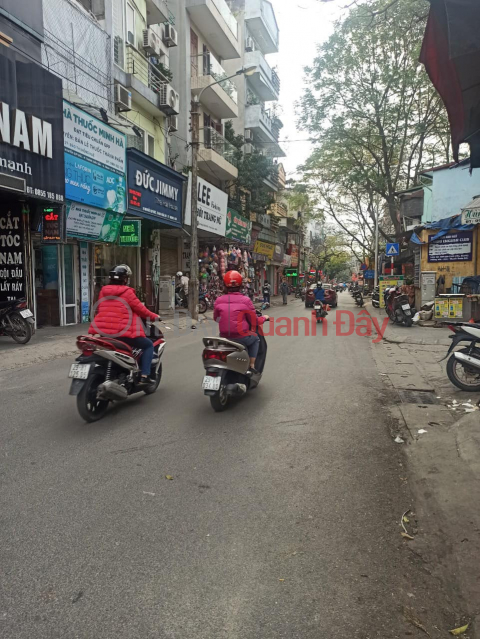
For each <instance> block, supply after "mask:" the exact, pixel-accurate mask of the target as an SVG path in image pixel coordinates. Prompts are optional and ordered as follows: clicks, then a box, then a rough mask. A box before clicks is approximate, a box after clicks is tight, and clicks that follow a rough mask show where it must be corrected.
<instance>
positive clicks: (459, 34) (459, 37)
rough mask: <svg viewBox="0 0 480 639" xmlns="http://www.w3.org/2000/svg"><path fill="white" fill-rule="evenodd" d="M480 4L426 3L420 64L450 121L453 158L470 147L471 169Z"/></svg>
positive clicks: (479, 120)
mask: <svg viewBox="0 0 480 639" xmlns="http://www.w3.org/2000/svg"><path fill="white" fill-rule="evenodd" d="M479 33H480V2H479V1H478V0H430V13H429V16H428V21H427V27H426V30H425V36H424V39H423V43H422V50H421V53H420V62H422V63H423V64H424V65H425V69H426V70H427V73H428V75H429V77H430V79H431V81H432V83H433V85H434V86H435V88H436V89H437V91H438V92H439V94H440V96H441V98H442V100H443V102H444V104H445V107H446V109H447V113H448V117H449V120H450V130H451V136H452V146H453V157H454V159H455V161H456V162H458V159H459V158H458V150H459V146H460V144H461V143H462V142H468V144H469V145H470V155H471V158H470V163H471V168H479V167H480V38H479V35H478V34H479Z"/></svg>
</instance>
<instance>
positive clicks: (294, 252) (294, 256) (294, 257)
mask: <svg viewBox="0 0 480 639" xmlns="http://www.w3.org/2000/svg"><path fill="white" fill-rule="evenodd" d="M290 257H291V258H292V266H298V246H291V247H290Z"/></svg>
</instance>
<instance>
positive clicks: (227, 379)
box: [202, 311, 267, 413]
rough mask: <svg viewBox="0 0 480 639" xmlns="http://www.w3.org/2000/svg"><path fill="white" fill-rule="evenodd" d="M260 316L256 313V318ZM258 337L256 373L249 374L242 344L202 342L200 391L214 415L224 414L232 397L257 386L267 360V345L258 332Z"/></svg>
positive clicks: (211, 339) (220, 340)
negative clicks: (201, 380) (258, 347)
mask: <svg viewBox="0 0 480 639" xmlns="http://www.w3.org/2000/svg"><path fill="white" fill-rule="evenodd" d="M261 315H262V314H261V313H260V312H259V311H257V316H261ZM257 334H258V336H259V337H260V349H259V351H258V355H257V359H256V362H255V369H256V371H257V372H256V373H252V372H251V371H250V370H249V369H250V358H249V356H248V352H247V350H246V348H245V346H243V344H239V343H238V342H235V341H233V340H230V339H225V338H224V337H204V338H203V344H204V346H205V349H204V351H203V355H202V359H203V366H204V368H205V376H204V378H203V382H202V389H203V391H204V394H205V395H208V396H209V397H210V403H211V405H212V408H213V410H214V411H215V412H217V413H218V412H222V411H224V410H226V409H227V408H228V405H229V402H230V399H231V398H232V397H242V395H245V394H246V392H247V391H248V390H251V389H253V388H256V387H257V386H258V384H259V383H260V380H261V379H262V374H263V370H264V368H265V362H266V358H267V342H266V340H265V336H264V335H263V332H261V331H258V329H257Z"/></svg>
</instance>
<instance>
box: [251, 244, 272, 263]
mask: <svg viewBox="0 0 480 639" xmlns="http://www.w3.org/2000/svg"><path fill="white" fill-rule="evenodd" d="M253 250H254V251H255V253H258V254H260V255H265V256H266V257H267V258H268V259H269V260H271V259H272V258H273V254H274V252H275V244H270V243H269V242H263V241H262V240H257V241H256V242H255V247H254V249H253Z"/></svg>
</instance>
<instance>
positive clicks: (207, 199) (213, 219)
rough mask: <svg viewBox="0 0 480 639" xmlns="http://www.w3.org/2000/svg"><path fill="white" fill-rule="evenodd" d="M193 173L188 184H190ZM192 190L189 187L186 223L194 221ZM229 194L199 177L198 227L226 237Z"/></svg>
mask: <svg viewBox="0 0 480 639" xmlns="http://www.w3.org/2000/svg"><path fill="white" fill-rule="evenodd" d="M191 179H192V174H191V173H190V176H189V179H188V184H189V186H190V184H191ZM191 191H192V189H191V188H189V189H188V195H187V205H186V207H185V224H188V225H190V224H191V223H192V208H191ZM227 206H228V195H227V194H226V193H224V192H223V191H221V190H220V189H217V187H216V186H213V184H210V182H207V181H206V180H204V179H203V178H201V177H199V178H197V227H198V228H199V229H201V230H202V231H208V232H210V233H213V234H215V235H220V236H221V237H225V233H226V228H227Z"/></svg>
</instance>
